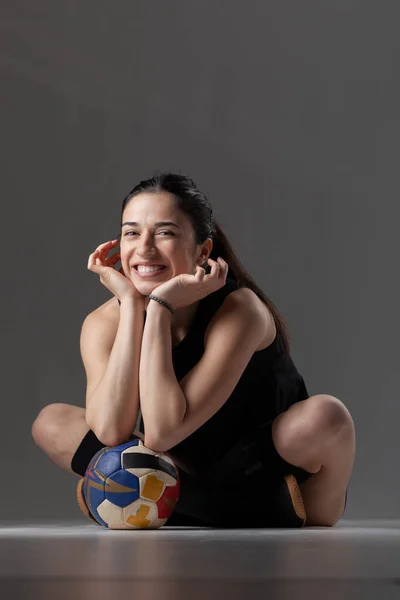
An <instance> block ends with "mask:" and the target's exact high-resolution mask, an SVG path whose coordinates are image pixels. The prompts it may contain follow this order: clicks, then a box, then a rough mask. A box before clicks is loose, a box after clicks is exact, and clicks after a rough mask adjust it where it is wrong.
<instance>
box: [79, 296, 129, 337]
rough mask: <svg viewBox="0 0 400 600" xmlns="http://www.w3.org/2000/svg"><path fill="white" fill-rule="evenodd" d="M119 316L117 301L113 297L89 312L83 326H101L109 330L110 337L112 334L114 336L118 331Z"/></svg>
mask: <svg viewBox="0 0 400 600" xmlns="http://www.w3.org/2000/svg"><path fill="white" fill-rule="evenodd" d="M119 314H120V313H119V304H118V299H117V297H116V296H113V297H112V298H110V300H107V302H104V303H103V304H101V305H100V306H98V307H97V308H95V309H94V310H93V311H92V312H90V313H89V314H88V315H87V316H86V318H85V320H84V324H85V325H87V324H90V325H93V324H94V325H96V324H101V325H102V326H104V327H105V328H106V329H107V330H109V332H110V335H113V334H114V336H115V335H116V333H117V329H118V322H119Z"/></svg>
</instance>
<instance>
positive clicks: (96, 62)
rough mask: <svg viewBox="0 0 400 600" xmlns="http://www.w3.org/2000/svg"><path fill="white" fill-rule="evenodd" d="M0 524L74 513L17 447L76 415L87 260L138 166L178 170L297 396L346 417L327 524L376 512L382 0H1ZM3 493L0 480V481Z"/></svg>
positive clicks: (27, 452) (381, 364)
mask: <svg viewBox="0 0 400 600" xmlns="http://www.w3.org/2000/svg"><path fill="white" fill-rule="evenodd" d="M1 12H2V18H1V19H0V21H1V25H0V38H1V45H2V52H1V56H0V60H1V79H2V96H1V102H2V111H1V120H2V123H1V126H2V141H3V153H4V159H3V168H2V203H1V206H2V210H1V216H2V225H3V227H2V229H3V231H2V236H3V242H4V244H3V252H2V253H3V278H2V289H3V293H2V295H1V303H2V311H1V312H2V336H1V339H2V362H1V364H2V366H3V367H5V368H3V369H2V418H1V420H0V435H1V440H2V453H1V456H2V481H3V493H2V495H1V508H2V510H1V514H2V518H3V520H4V519H7V518H8V519H18V518H23V519H26V520H28V519H29V520H31V519H36V518H37V519H41V518H49V519H60V520H61V519H63V518H80V515H81V513H80V510H79V508H78V506H77V504H76V501H75V486H76V484H77V481H78V478H77V477H76V476H75V475H72V474H70V473H68V472H66V471H63V470H61V469H60V468H58V467H57V466H56V465H55V464H54V463H53V462H52V461H51V460H50V459H49V458H48V457H47V456H46V455H45V454H44V453H43V452H42V451H41V450H40V449H39V448H38V447H37V446H36V445H35V444H34V442H33V440H32V438H31V426H32V423H33V421H34V419H35V417H36V415H37V414H38V412H39V411H40V409H41V408H42V407H43V406H45V405H47V404H50V403H53V402H66V403H69V404H75V405H78V406H81V407H84V405H85V399H84V396H85V385H86V380H85V373H84V368H83V364H82V361H81V356H80V351H79V335H80V328H81V325H82V322H83V319H84V318H85V316H86V315H87V314H88V313H89V312H91V311H93V310H94V309H95V308H96V307H97V306H99V305H100V304H102V303H103V302H105V301H106V300H107V299H108V298H110V293H109V291H108V290H107V289H106V288H105V287H104V286H102V284H101V283H100V281H99V279H98V278H97V277H96V276H95V275H94V274H93V273H90V272H89V271H88V270H87V260H88V256H89V254H90V253H91V252H93V251H94V249H95V248H96V247H97V246H98V245H99V244H100V243H101V242H103V241H105V240H108V239H111V238H112V237H114V234H116V233H118V226H119V216H120V207H121V202H122V199H123V198H124V196H125V194H126V193H127V192H128V191H129V190H130V189H131V188H132V187H133V186H134V185H135V183H136V182H138V181H139V180H140V179H143V178H147V177H148V176H150V175H151V174H152V173H153V171H154V170H155V169H172V170H174V169H176V170H180V171H181V172H185V173H187V174H189V175H190V176H191V177H192V178H193V179H194V180H195V181H196V182H197V183H198V184H199V186H200V187H202V188H203V189H204V190H205V191H206V192H207V193H208V194H209V197H210V200H211V202H212V204H213V206H214V207H215V210H216V217H217V219H218V220H219V221H220V223H221V225H222V226H223V227H224V228H225V229H226V231H227V233H228V235H229V237H230V239H231V241H232V243H233V245H234V247H235V249H236V251H237V253H238V255H239V257H240V258H241V260H242V262H243V264H244V265H245V267H246V268H247V269H248V270H249V271H250V273H251V274H252V276H253V277H254V279H255V280H256V281H257V283H258V284H259V285H260V286H261V287H262V289H263V290H264V291H265V292H266V293H267V295H268V296H269V297H270V298H271V299H272V300H273V302H274V303H275V304H276V305H277V306H278V308H279V309H280V311H281V313H282V314H283V316H284V317H285V318H286V321H287V323H288V326H289V329H290V332H291V336H292V341H293V345H292V357H293V360H294V362H295V364H296V366H297V368H298V369H299V371H300V372H301V373H302V375H303V377H304V378H305V380H306V383H307V386H308V389H309V392H310V395H313V394H317V393H328V394H332V395H335V396H337V397H338V398H340V399H341V400H342V401H343V402H344V403H345V404H346V406H347V407H348V409H349V410H350V412H351V414H352V416H353V419H354V421H355V425H356V434H357V456H356V462H355V466H354V471H353V475H352V478H351V482H350V486H349V498H348V507H347V511H346V515H345V516H346V517H347V518H352V519H354V518H383V517H384V518H398V517H399V516H400V483H399V479H398V478H397V477H396V473H397V462H398V453H399V441H398V421H399V418H400V408H399V391H398V390H399V387H400V381H399V373H398V371H399V369H398V362H399V351H398V338H399V318H398V309H399V304H400V302H399V286H398V276H396V272H398V268H397V263H398V259H397V246H398V236H397V233H398V222H399V216H400V211H399V206H398V194H399V178H398V167H399V139H400V118H399V100H400V97H399V96H400V85H399V67H400V59H399V57H400V54H399V53H400V38H399V35H398V23H399V18H400V4H399V3H398V2H396V1H385V0H383V1H382V0H381V1H379V2H378V1H376V2H372V1H366V0H359V1H355V0H354V1H349V0H348V1H338V0H336V1H331V2H327V1H310V0H306V1H305V0H303V1H302V2H297V1H296V0H293V1H282V0H275V1H265V0H259V1H253V2H251V1H250V2H231V1H229V0H225V1H223V2H216V1H215V0H214V1H209V0H208V1H205V0H201V1H198V2H194V1H188V0H179V1H177V0H175V1H172V0H168V1H167V2H163V1H161V0H160V1H158V2H154V1H152V2H149V0H146V1H140V2H138V1H134V2H133V1H119V2H117V1H115V2H113V3H110V2H104V1H103V2H99V0H96V1H95V0H90V1H88V0H86V1H85V2H83V3H82V2H78V1H76V0H73V1H72V0H65V1H64V2H51V1H44V0H36V1H35V2H30V1H28V0H26V1H15V0H12V1H11V0H10V1H9V2H7V3H3V6H2V11H1ZM5 486H6V487H5Z"/></svg>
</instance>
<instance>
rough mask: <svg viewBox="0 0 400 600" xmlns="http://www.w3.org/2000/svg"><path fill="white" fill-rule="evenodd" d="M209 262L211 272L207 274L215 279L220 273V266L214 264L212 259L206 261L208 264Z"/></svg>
mask: <svg viewBox="0 0 400 600" xmlns="http://www.w3.org/2000/svg"><path fill="white" fill-rule="evenodd" d="M210 261H211V271H210V273H209V274H210V275H211V276H212V277H215V276H217V277H218V275H219V272H220V265H219V263H217V262H216V261H215V260H213V259H212V258H209V259H208V262H210Z"/></svg>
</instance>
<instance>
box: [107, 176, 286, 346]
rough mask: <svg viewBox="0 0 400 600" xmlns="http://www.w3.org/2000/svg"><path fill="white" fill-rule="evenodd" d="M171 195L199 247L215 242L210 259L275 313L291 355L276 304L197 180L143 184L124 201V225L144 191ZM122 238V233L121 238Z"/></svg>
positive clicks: (173, 178) (161, 178) (153, 180)
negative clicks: (252, 273) (218, 261)
mask: <svg viewBox="0 0 400 600" xmlns="http://www.w3.org/2000/svg"><path fill="white" fill-rule="evenodd" d="M163 191H165V192H169V193H170V194H173V196H174V197H175V198H176V201H177V203H178V208H179V209H180V210H181V211H182V212H184V213H185V215H186V216H187V217H188V218H189V219H190V221H191V223H192V225H193V229H194V231H195V236H196V244H202V243H203V242H205V240H206V239H207V238H211V239H212V241H213V247H212V250H211V253H210V258H212V259H213V260H216V259H217V258H218V256H222V258H223V259H224V260H225V261H226V262H227V263H228V265H229V274H230V275H232V273H233V276H234V278H235V279H236V282H237V285H238V287H248V288H250V289H251V290H253V292H254V293H255V294H257V296H258V297H259V298H260V300H262V301H263V302H264V304H266V305H267V306H268V308H269V310H270V311H271V313H272V315H273V318H274V321H275V325H276V329H277V332H279V333H280V335H281V338H282V341H283V344H284V349H285V351H286V352H287V353H290V341H289V334H288V329H287V326H286V324H285V321H284V320H283V318H282V316H281V315H280V313H279V311H278V309H277V308H276V306H275V305H274V303H273V302H272V301H271V300H270V299H269V298H268V297H267V296H266V295H265V294H264V292H263V291H262V290H261V289H260V288H259V287H258V285H257V284H256V283H255V281H253V279H252V277H251V276H250V275H249V273H248V272H247V271H246V269H245V268H244V267H243V265H242V263H241V262H240V260H239V258H238V257H237V256H236V254H235V252H234V250H233V248H232V245H231V243H230V242H229V240H228V238H227V237H226V235H225V233H224V231H223V229H222V227H221V226H220V225H219V224H218V223H217V222H216V220H215V219H214V211H213V208H212V206H211V204H210V202H209V200H208V198H207V196H206V194H204V193H203V192H201V191H200V190H199V189H198V187H197V186H196V184H195V182H194V181H193V179H191V178H190V177H188V176H187V175H181V174H178V173H170V172H168V173H158V174H155V175H154V176H153V177H151V178H150V179H146V180H143V181H140V182H139V183H138V184H137V185H136V186H135V187H134V188H133V190H131V191H130V192H129V194H128V195H127V196H126V198H124V200H123V203H122V209H121V223H120V230H121V227H122V216H123V213H124V210H125V208H126V206H127V204H128V202H129V201H130V200H132V198H134V197H135V196H137V195H138V194H140V193H142V192H147V193H157V192H163ZM118 239H121V234H120V235H119V236H118Z"/></svg>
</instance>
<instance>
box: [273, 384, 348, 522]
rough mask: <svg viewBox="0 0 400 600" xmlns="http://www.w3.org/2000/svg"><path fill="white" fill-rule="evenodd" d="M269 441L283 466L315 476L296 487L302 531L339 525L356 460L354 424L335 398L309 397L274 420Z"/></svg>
mask: <svg viewBox="0 0 400 600" xmlns="http://www.w3.org/2000/svg"><path fill="white" fill-rule="evenodd" d="M272 437H273V440H274V444H275V447H276V449H277V451H278V453H279V454H280V455H281V456H282V458H283V459H284V460H286V461H287V462H289V463H291V464H293V465H295V466H298V467H301V468H303V469H305V470H306V471H309V472H310V473H314V474H313V475H312V476H311V477H310V478H309V479H308V480H307V481H305V482H304V483H302V484H301V485H300V489H301V492H302V496H303V501H304V506H305V509H306V513H307V522H306V525H308V526H310V525H314V526H318V525H319V526H332V525H334V524H335V523H337V521H339V519H340V518H341V516H342V514H343V510H344V503H345V494H346V489H347V486H348V482H349V479H350V476H351V472H352V469H353V464H354V458H355V431H354V423H353V420H352V418H351V415H350V413H349V411H348V410H347V408H346V407H345V405H344V404H343V403H342V402H341V401H340V400H338V399H337V398H334V397H333V396H327V395H322V394H321V395H318V396H311V398H308V399H307V400H303V401H302V402H298V403H296V404H294V405H293V406H291V407H290V408H289V409H288V410H287V411H286V412H284V413H282V414H280V415H279V416H278V417H277V418H276V419H275V421H274V423H273V426H272Z"/></svg>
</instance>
